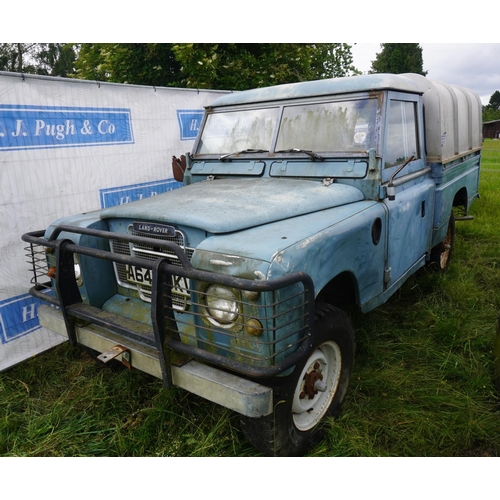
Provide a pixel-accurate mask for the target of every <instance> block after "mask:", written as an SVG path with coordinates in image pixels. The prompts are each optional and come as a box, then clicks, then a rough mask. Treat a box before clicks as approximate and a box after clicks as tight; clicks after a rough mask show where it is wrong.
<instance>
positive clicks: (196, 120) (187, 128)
mask: <svg viewBox="0 0 500 500" xmlns="http://www.w3.org/2000/svg"><path fill="white" fill-rule="evenodd" d="M202 118H203V110H199V109H184V110H182V109H180V110H177V120H178V121H179V128H180V131H181V141H187V140H190V139H196V135H197V134H198V130H199V129H200V125H201V119H202Z"/></svg>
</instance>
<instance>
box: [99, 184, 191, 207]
mask: <svg viewBox="0 0 500 500" xmlns="http://www.w3.org/2000/svg"><path fill="white" fill-rule="evenodd" d="M181 186H182V182H177V181H176V180H174V179H164V180H161V181H153V182H143V183H142V184H131V185H129V186H120V187H115V188H107V189H101V190H100V191H99V192H100V199H101V208H107V207H114V206H116V205H124V204H125V203H131V202H133V201H137V200H142V199H143V198H149V197H151V196H156V195H157V194H161V193H166V192H167V191H172V190H173V189H177V188H180V187H181Z"/></svg>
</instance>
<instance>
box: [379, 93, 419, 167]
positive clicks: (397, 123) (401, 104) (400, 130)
mask: <svg viewBox="0 0 500 500" xmlns="http://www.w3.org/2000/svg"><path fill="white" fill-rule="evenodd" d="M417 130H418V127H417V113H416V103H414V102H407V101H396V100H393V101H390V103H389V113H388V120H387V136H386V137H387V140H386V147H385V163H384V167H385V168H390V167H394V166H396V165H400V164H401V163H404V161H406V160H407V159H408V158H409V157H410V156H414V159H415V160H416V159H418V158H420V151H419V150H418V136H417Z"/></svg>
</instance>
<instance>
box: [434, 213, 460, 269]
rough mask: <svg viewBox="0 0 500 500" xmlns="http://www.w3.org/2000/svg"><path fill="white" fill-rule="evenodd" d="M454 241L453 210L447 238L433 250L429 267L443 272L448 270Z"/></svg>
mask: <svg viewBox="0 0 500 500" xmlns="http://www.w3.org/2000/svg"><path fill="white" fill-rule="evenodd" d="M454 243H455V217H454V215H453V212H451V214H450V219H449V222H448V230H447V231H446V237H445V239H444V240H443V241H442V242H441V243H439V244H438V245H436V246H435V247H434V248H433V249H432V250H431V257H430V260H429V262H428V267H429V269H431V270H433V271H438V272H441V273H445V272H446V271H447V270H448V266H449V265H450V261H451V254H452V252H453V245H454Z"/></svg>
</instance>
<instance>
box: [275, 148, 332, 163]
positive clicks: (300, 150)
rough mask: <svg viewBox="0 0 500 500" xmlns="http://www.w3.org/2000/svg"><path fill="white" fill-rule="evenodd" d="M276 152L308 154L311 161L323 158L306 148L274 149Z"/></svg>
mask: <svg viewBox="0 0 500 500" xmlns="http://www.w3.org/2000/svg"><path fill="white" fill-rule="evenodd" d="M276 153H304V154H305V155H307V156H310V157H311V158H312V159H313V161H314V160H319V161H323V160H324V158H323V157H322V156H321V155H319V154H317V153H314V152H313V151H310V150H308V149H297V148H292V149H282V150H280V151H276Z"/></svg>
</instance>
